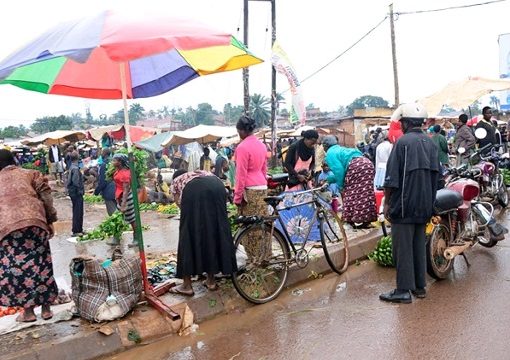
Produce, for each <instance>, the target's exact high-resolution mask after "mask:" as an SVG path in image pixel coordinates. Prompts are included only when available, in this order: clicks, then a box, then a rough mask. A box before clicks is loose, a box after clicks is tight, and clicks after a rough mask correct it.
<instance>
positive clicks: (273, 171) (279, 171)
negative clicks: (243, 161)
mask: <svg viewBox="0 0 510 360" xmlns="http://www.w3.org/2000/svg"><path fill="white" fill-rule="evenodd" d="M284 172H285V171H284V170H283V167H281V166H277V167H274V168H270V169H268V170H267V173H268V174H269V175H274V174H282V173H284Z"/></svg>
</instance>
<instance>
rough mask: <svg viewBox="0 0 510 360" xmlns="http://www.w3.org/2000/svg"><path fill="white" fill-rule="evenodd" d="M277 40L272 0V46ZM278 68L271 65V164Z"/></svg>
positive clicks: (272, 0)
mask: <svg viewBox="0 0 510 360" xmlns="http://www.w3.org/2000/svg"><path fill="white" fill-rule="evenodd" d="M275 41H276V0H271V47H273V46H274V42H275ZM276 100H277V99H276V69H275V67H274V65H273V66H271V153H272V157H271V163H272V164H271V165H272V166H273V167H274V166H276V105H277V103H276Z"/></svg>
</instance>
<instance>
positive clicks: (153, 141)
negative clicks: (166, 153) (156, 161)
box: [135, 132, 174, 153]
mask: <svg viewBox="0 0 510 360" xmlns="http://www.w3.org/2000/svg"><path fill="white" fill-rule="evenodd" d="M173 134H174V133H172V132H164V133H161V134H156V135H154V136H152V137H150V138H148V139H145V140H142V141H138V142H135V146H136V147H137V148H139V149H143V150H147V151H150V152H153V153H156V152H159V151H161V150H163V149H164V147H163V146H161V144H162V143H166V142H168V141H170V139H171V137H172V135H173Z"/></svg>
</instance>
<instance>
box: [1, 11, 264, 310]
mask: <svg viewBox="0 0 510 360" xmlns="http://www.w3.org/2000/svg"><path fill="white" fill-rule="evenodd" d="M261 62H262V60H260V59H259V58H257V57H255V56H253V55H252V54H251V53H249V52H248V50H247V49H246V47H245V46H244V45H243V44H241V43H240V42H239V41H237V40H236V39H235V38H234V37H233V36H232V35H230V34H227V33H224V32H221V31H217V30H214V29H211V28H209V27H207V26H204V25H203V24H199V23H196V22H194V21H189V20H182V19H169V18H164V17H156V18H154V17H153V18H150V19H144V18H142V17H141V16H140V15H135V16H128V15H126V14H121V13H116V12H111V11H106V12H103V13H101V14H99V15H98V16H94V17H89V18H84V19H80V20H77V21H72V22H68V23H65V24H61V25H58V26H57V27H55V28H54V29H52V30H50V31H48V32H46V33H44V34H43V35H41V36H40V37H39V38H38V39H36V40H34V41H33V42H31V43H29V44H28V45H26V46H25V47H23V48H21V49H20V50H18V51H17V52H15V53H14V54H12V55H11V56H10V57H8V58H7V59H5V60H4V61H2V62H0V84H11V85H14V86H18V87H20V88H23V89H26V90H32V91H38V92H42V93H47V94H58V95H69V96H77V97H85V98H94V99H123V102H124V121H125V124H126V125H125V126H126V129H129V119H128V110H127V101H126V100H127V99H128V98H144V97H150V96H155V95H159V94H162V93H165V92H167V91H169V90H172V89H174V88H176V87H178V86H179V85H182V84H184V83H186V82H188V81H190V80H192V79H194V78H196V77H198V76H201V75H208V74H213V73H217V72H222V71H229V70H235V69H239V68H243V67H248V66H250V65H254V64H258V63H261ZM129 134H130V132H129V131H126V140H127V142H128V144H130V145H131V139H130V135H129ZM130 164H131V174H132V176H131V182H132V191H133V193H136V191H137V188H138V184H137V179H136V174H135V173H134V166H133V165H134V162H133V154H132V152H130ZM133 203H134V207H135V215H136V220H135V222H136V231H135V239H136V241H137V242H138V245H139V250H140V252H139V254H140V259H141V262H142V274H143V279H144V288H145V295H146V298H147V300H148V301H149V302H150V303H151V304H153V305H154V306H156V307H157V308H158V309H159V310H161V311H165V312H167V313H168V314H169V315H170V316H171V317H173V318H174V319H176V318H178V317H179V315H178V314H176V313H174V312H173V311H172V310H171V309H170V308H168V306H167V305H165V304H163V303H162V302H161V301H160V300H159V299H158V298H157V296H156V295H157V294H159V293H160V292H161V293H162V291H163V289H159V290H158V289H156V290H154V291H153V290H152V287H151V286H150V284H149V282H148V280H147V267H146V264H145V251H144V244H143V236H142V232H141V220H140V212H139V207H138V198H137V196H134V197H133Z"/></svg>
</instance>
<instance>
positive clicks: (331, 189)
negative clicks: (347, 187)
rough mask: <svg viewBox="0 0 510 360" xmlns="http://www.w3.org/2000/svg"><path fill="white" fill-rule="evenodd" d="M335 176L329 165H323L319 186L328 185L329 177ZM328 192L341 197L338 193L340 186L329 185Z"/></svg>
mask: <svg viewBox="0 0 510 360" xmlns="http://www.w3.org/2000/svg"><path fill="white" fill-rule="evenodd" d="M330 175H333V172H332V171H331V170H330V169H329V166H328V164H326V163H322V173H321V174H320V175H319V178H318V181H319V185H323V184H325V183H326V179H327V178H328V176H330ZM328 191H329V192H331V195H332V196H339V195H340V193H339V191H338V185H337V184H329V185H328Z"/></svg>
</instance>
